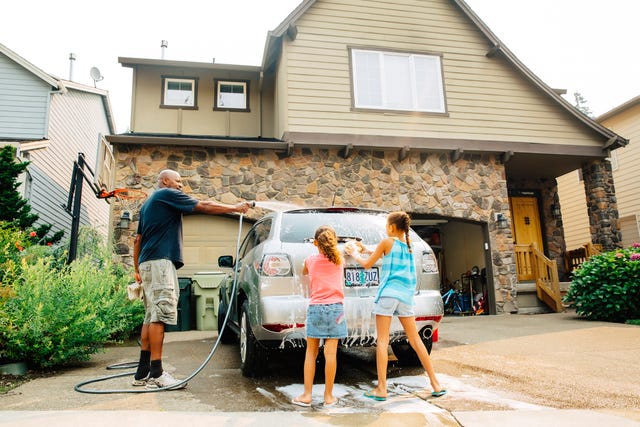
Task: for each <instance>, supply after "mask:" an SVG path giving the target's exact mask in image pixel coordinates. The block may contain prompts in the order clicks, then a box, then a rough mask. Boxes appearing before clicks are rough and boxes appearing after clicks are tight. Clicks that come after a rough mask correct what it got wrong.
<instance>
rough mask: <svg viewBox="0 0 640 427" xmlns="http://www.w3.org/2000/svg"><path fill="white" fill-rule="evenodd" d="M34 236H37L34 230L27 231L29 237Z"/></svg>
mask: <svg viewBox="0 0 640 427" xmlns="http://www.w3.org/2000/svg"><path fill="white" fill-rule="evenodd" d="M36 236H37V234H36V232H35V231H32V232H31V233H29V237H36Z"/></svg>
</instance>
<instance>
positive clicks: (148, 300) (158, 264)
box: [138, 259, 180, 325]
mask: <svg viewBox="0 0 640 427" xmlns="http://www.w3.org/2000/svg"><path fill="white" fill-rule="evenodd" d="M138 270H140V278H141V279H142V288H143V289H144V312H145V313H144V323H145V324H148V323H157V322H162V323H164V324H165V325H177V324H178V289H180V287H179V284H178V273H177V272H176V267H175V266H174V265H173V262H171V261H169V260H168V259H156V260H152V261H145V262H143V263H142V264H140V265H139V266H138Z"/></svg>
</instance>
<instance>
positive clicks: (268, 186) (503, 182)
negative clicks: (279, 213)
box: [108, 0, 627, 313]
mask: <svg viewBox="0 0 640 427" xmlns="http://www.w3.org/2000/svg"><path fill="white" fill-rule="evenodd" d="M119 61H120V63H121V64H122V65H123V66H125V67H130V68H131V69H132V70H133V98H132V113H131V125H130V132H129V133H126V134H120V135H112V136H109V137H108V140H109V141H110V142H111V143H112V144H113V145H114V151H115V156H116V166H115V183H116V186H123V187H127V186H129V187H136V188H142V189H144V190H145V191H149V192H150V191H152V190H153V188H154V185H155V179H156V176H157V173H158V172H159V171H160V170H162V169H164V168H172V169H175V170H178V171H179V172H180V173H181V174H182V176H183V178H184V179H183V181H184V183H185V191H187V192H189V193H191V194H193V195H194V196H196V197H199V198H208V197H211V198H215V199H217V200H220V201H223V202H227V203H234V202H236V201H237V200H238V199H241V198H242V199H255V200H276V201H282V202H289V203H294V204H300V205H305V206H310V205H322V206H327V205H331V204H336V205H349V206H360V207H368V208H380V209H385V210H399V209H400V210H405V211H407V212H409V213H410V214H411V216H412V221H413V224H414V225H415V226H416V228H417V229H418V231H419V232H420V233H421V235H422V236H423V237H425V239H426V240H428V241H429V242H430V243H431V244H432V246H433V248H434V249H435V250H436V251H437V252H438V255H439V259H440V271H441V275H442V282H443V286H446V285H448V284H455V283H456V282H460V281H461V279H463V278H464V277H465V275H466V273H467V272H468V271H471V270H472V269H473V267H478V269H480V270H485V271H486V281H487V283H488V289H487V290H486V291H487V298H488V300H489V305H490V306H489V311H490V312H491V313H497V312H516V311H517V310H518V296H519V294H518V292H519V286H521V283H523V281H525V280H533V279H535V278H536V277H538V276H540V274H538V273H537V272H536V271H534V269H533V265H534V264H533V262H532V259H533V258H532V257H533V256H537V255H535V254H536V252H535V251H534V249H533V246H532V245H534V246H535V248H537V250H539V251H540V253H541V254H544V255H545V256H546V257H547V258H548V259H550V260H551V261H550V263H551V264H550V265H551V266H553V265H556V266H557V268H558V269H559V270H560V272H559V274H560V277H561V276H562V272H563V271H562V269H563V263H562V255H563V252H564V250H565V244H564V238H563V230H562V227H561V218H560V217H559V216H557V215H554V214H553V213H554V212H556V209H554V207H555V206H556V205H557V204H558V187H557V183H556V177H558V176H561V175H563V174H564V173H566V172H568V171H570V170H574V169H576V168H578V167H581V166H582V167H583V168H584V169H585V170H586V171H587V173H586V174H585V175H584V185H585V189H586V191H587V193H589V194H593V195H594V197H593V199H592V200H590V205H589V206H588V208H589V209H591V210H593V211H597V212H598V215H599V216H600V218H601V223H600V224H597V225H595V226H594V229H593V239H594V241H596V242H598V243H601V244H603V245H604V246H605V247H612V246H616V245H617V244H618V239H619V235H618V234H617V233H616V232H615V229H614V227H613V224H614V223H615V221H616V219H617V210H616V204H615V194H614V192H613V182H612V180H611V170H610V167H609V163H608V162H607V160H606V157H607V155H608V153H609V150H611V149H614V148H616V147H620V146H624V145H625V144H626V143H627V141H626V140H625V139H624V138H622V137H620V136H618V135H617V134H616V133H614V132H612V131H611V130H609V129H607V128H605V127H604V126H602V125H600V124H598V123H597V122H595V121H593V120H591V119H590V118H589V117H587V116H585V115H583V114H582V113H580V112H579V111H577V110H576V109H575V108H574V107H572V106H571V105H570V104H569V103H568V102H566V101H565V100H564V99H563V98H562V97H561V96H559V95H558V93H557V92H556V91H555V90H553V89H552V88H550V87H548V86H547V85H546V84H545V83H544V82H542V81H541V80H540V79H539V78H538V77H537V76H535V75H534V74H533V73H532V72H531V71H530V70H529V69H528V68H527V67H526V66H525V65H524V64H522V63H521V62H520V61H519V60H518V58H516V57H515V56H514V55H513V54H512V53H511V52H510V51H509V49H508V48H507V47H506V46H504V44H503V43H502V42H501V41H500V40H499V39H498V38H497V37H496V35H494V34H493V33H492V32H491V30H490V29H489V28H488V27H487V26H486V25H485V24H484V23H483V22H482V21H481V20H480V19H479V17H478V16H477V15H476V14H475V13H474V12H473V11H472V10H471V9H470V8H469V6H468V5H467V4H466V3H465V2H464V1H462V0H425V1H419V2H416V1H409V0H394V1H366V2H365V1H358V0H341V1H336V0H305V1H303V2H302V3H301V4H300V5H299V6H298V7H297V8H296V9H295V10H294V11H292V12H291V14H290V15H289V16H288V17H287V18H286V19H285V20H284V21H283V22H282V23H281V24H280V25H279V26H278V27H277V28H276V29H275V30H273V31H271V32H269V34H268V36H267V40H266V44H265V51H264V54H263V61H262V64H261V65H260V66H238V65H224V64H216V63H193V62H184V61H169V60H161V59H141V58H120V59H119ZM116 209H117V208H116ZM253 214H254V215H255V214H256V212H255V211H254V212H253ZM116 216H117V215H116ZM230 221H233V220H232V219H230V218H213V219H212V218H210V217H207V218H206V219H205V218H201V217H198V216H195V217H190V218H185V248H186V256H187V262H186V266H185V268H184V269H183V270H181V271H182V274H186V275H189V274H191V273H192V272H194V271H197V270H207V269H211V268H213V266H215V262H216V258H217V255H218V254H221V253H225V252H226V253H229V249H225V250H224V251H221V250H220V247H221V246H223V247H224V246H226V247H228V248H232V247H234V245H235V241H234V233H235V232H234V227H233V226H229V225H230ZM125 231H126V230H125ZM134 232H135V230H134V229H133V227H131V229H130V230H128V233H127V232H125V233H121V235H120V251H121V254H122V256H123V257H125V258H127V257H130V255H131V252H130V251H131V249H130V248H131V241H132V240H131V239H132V236H133V233H134ZM549 268H551V267H549ZM547 279H548V277H547ZM557 281H558V279H557V278H555V282H557ZM540 283H541V286H544V283H545V282H544V280H543V281H542V282H540ZM552 294H553V295H552V298H551V300H549V299H548V297H547V296H545V295H546V294H545V293H544V292H543V293H542V296H543V299H545V301H547V302H548V303H549V304H551V305H552V306H553V307H554V309H561V305H560V302H559V295H558V291H557V283H556V288H555V290H553V292H552Z"/></svg>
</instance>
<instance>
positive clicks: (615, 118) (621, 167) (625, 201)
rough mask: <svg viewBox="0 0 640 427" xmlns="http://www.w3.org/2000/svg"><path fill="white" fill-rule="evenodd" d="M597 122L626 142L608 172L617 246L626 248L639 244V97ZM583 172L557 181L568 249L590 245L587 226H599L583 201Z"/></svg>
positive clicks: (590, 239) (567, 175) (562, 177)
mask: <svg viewBox="0 0 640 427" xmlns="http://www.w3.org/2000/svg"><path fill="white" fill-rule="evenodd" d="M596 121H597V122H599V123H600V124H602V125H603V126H606V127H607V128H609V129H611V130H612V131H614V132H616V133H617V134H619V135H622V136H624V137H625V138H628V139H629V145H628V146H627V147H625V148H624V149H620V150H615V151H612V152H611V157H610V159H611V169H612V171H613V179H614V182H615V192H616V199H617V201H618V214H619V225H618V228H617V230H618V231H619V232H620V233H621V235H622V237H621V239H620V244H621V245H622V246H623V247H629V246H631V245H632V244H633V243H636V242H640V186H638V169H637V167H638V161H639V160H640V96H637V97H635V98H633V99H631V100H629V101H627V102H625V103H624V104H622V105H620V106H618V107H616V108H614V109H612V110H611V111H609V112H606V113H604V114H603V115H601V116H600V117H598V118H596ZM582 174H583V171H582V170H580V169H579V170H575V171H572V172H570V173H568V174H566V175H563V176H561V177H560V178H558V188H559V194H560V204H561V206H562V219H563V225H564V230H565V236H566V240H567V249H574V248H577V247H580V246H582V245H584V244H585V243H587V242H591V241H592V238H591V232H590V226H589V222H590V220H591V221H593V222H594V223H597V222H599V220H600V219H599V218H598V217H597V215H596V214H595V213H594V214H593V215H591V216H589V212H588V211H587V210H586V209H585V207H586V203H587V201H586V198H585V193H584V185H583V184H582Z"/></svg>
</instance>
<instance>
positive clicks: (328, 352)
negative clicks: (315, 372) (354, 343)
mask: <svg viewBox="0 0 640 427" xmlns="http://www.w3.org/2000/svg"><path fill="white" fill-rule="evenodd" d="M337 353H338V339H337V338H326V339H325V340H324V403H325V404H326V405H330V404H332V403H335V401H336V400H338V399H337V398H335V397H334V396H333V383H334V381H335V379H336V370H337V367H338V362H337Z"/></svg>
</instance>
